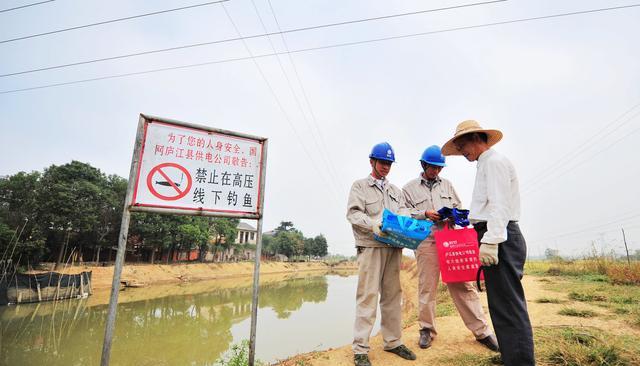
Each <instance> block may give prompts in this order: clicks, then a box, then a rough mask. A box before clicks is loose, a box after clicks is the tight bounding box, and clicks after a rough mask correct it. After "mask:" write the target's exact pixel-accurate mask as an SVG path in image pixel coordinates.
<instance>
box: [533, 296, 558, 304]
mask: <svg viewBox="0 0 640 366" xmlns="http://www.w3.org/2000/svg"><path fill="white" fill-rule="evenodd" d="M536 302H537V303H538V304H562V303H563V302H564V301H562V300H560V299H556V298H552V297H541V298H539V299H537V300H536Z"/></svg>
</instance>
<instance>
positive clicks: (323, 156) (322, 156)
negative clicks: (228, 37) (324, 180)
mask: <svg viewBox="0 0 640 366" xmlns="http://www.w3.org/2000/svg"><path fill="white" fill-rule="evenodd" d="M251 4H253V9H254V10H255V13H256V15H257V16H258V20H259V21H260V24H261V25H262V29H263V30H264V32H265V33H266V32H267V27H266V25H265V24H264V21H263V20H262V17H261V16H260V12H259V11H258V7H257V6H256V3H255V0H251ZM267 40H268V41H269V45H270V46H271V49H272V50H273V52H274V53H276V52H277V51H276V48H275V46H274V45H273V42H272V41H271V37H267ZM276 59H277V61H278V65H279V66H280V70H281V71H282V74H283V75H284V77H285V80H286V81H287V86H288V87H289V90H290V91H291V95H293V99H294V100H295V102H296V105H297V107H298V109H299V110H300V113H301V114H302V119H303V120H304V122H305V123H306V125H307V127H309V131H310V132H311V139H312V140H313V143H314V145H315V147H316V150H317V151H318V152H319V154H318V155H319V156H320V160H321V161H322V162H323V163H324V164H325V167H326V168H327V171H326V172H327V173H328V175H329V176H330V180H331V183H332V184H334V185H337V182H338V178H337V176H336V175H335V174H333V171H332V169H331V164H330V163H329V161H328V159H327V156H326V154H323V153H322V149H321V148H320V144H319V143H318V138H317V137H316V136H315V134H314V131H313V128H312V126H311V124H310V122H309V120H308V119H307V115H306V113H305V111H304V108H303V107H302V103H301V102H300V98H298V95H297V93H296V92H295V90H294V88H293V85H292V84H291V79H290V78H289V75H288V74H287V72H286V71H285V69H284V65H283V64H282V60H281V59H280V55H276ZM298 81H299V80H298Z"/></svg>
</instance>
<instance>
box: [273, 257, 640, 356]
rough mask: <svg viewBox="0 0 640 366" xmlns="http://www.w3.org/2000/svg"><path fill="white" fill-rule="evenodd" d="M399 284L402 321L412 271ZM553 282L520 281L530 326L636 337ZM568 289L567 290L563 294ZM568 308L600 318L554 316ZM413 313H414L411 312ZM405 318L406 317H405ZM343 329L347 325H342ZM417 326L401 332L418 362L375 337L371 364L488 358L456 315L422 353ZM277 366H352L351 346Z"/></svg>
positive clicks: (410, 302)
mask: <svg viewBox="0 0 640 366" xmlns="http://www.w3.org/2000/svg"><path fill="white" fill-rule="evenodd" d="M403 272H405V273H403V276H402V283H403V290H404V295H405V296H404V297H405V299H404V302H405V305H404V306H405V309H404V310H405V318H407V317H408V316H411V314H412V313H411V312H412V311H414V309H415V303H416V301H417V299H416V297H417V295H416V290H415V289H416V287H417V279H416V278H415V275H414V268H408V269H407V271H403ZM549 281H556V279H549V278H544V277H536V276H526V277H525V278H524V279H523V284H524V287H525V293H526V296H527V305H528V308H529V315H530V317H531V320H532V325H533V327H541V326H589V327H597V328H601V329H606V330H607V331H608V332H611V333H613V334H627V335H636V336H640V331H638V330H637V329H635V328H631V327H630V326H629V325H628V324H626V323H624V322H622V321H619V320H616V319H614V318H613V317H612V316H609V315H612V313H611V312H610V311H609V310H607V309H603V308H600V307H597V306H592V305H589V304H585V303H576V302H572V301H570V300H568V298H567V295H566V294H563V293H559V292H554V291H550V290H546V289H545V288H544V283H545V282H549ZM568 292H569V290H567V293H568ZM544 297H547V298H557V299H561V300H564V301H565V302H563V303H562V304H551V303H538V302H536V300H537V299H540V298H544ZM481 299H482V303H483V304H485V306H484V309H485V313H486V315H487V318H488V319H489V313H488V310H487V308H486V303H487V300H486V293H482V294H481ZM567 306H572V307H576V308H580V309H586V310H591V311H594V312H596V313H598V314H599V315H601V316H597V317H593V318H576V317H569V316H563V315H558V311H559V310H560V309H562V308H563V307H567ZM414 314H415V313H414ZM407 315H408V316H407ZM344 326H351V324H345V325H344ZM418 329H419V328H418V325H417V324H415V322H412V324H407V326H406V327H405V328H404V330H403V341H404V343H405V344H407V345H408V346H409V347H410V348H411V349H412V350H413V351H414V352H415V353H416V355H417V357H418V363H416V362H412V361H406V360H402V359H400V358H398V357H397V356H395V355H393V354H390V353H388V352H384V351H383V350H382V337H381V336H380V335H376V336H375V337H373V338H372V340H371V352H370V353H369V357H370V360H371V362H372V364H373V365H385V366H396V365H398V366H400V365H417V364H422V365H430V366H439V365H442V366H445V365H446V366H449V365H450V364H451V363H450V362H447V361H445V360H444V359H446V358H448V357H454V356H456V355H459V354H460V353H476V354H479V355H491V354H492V353H491V352H490V351H488V350H486V349H485V348H484V347H483V346H482V345H480V344H479V343H477V342H476V341H475V339H474V337H473V336H472V335H471V333H470V332H469V331H468V330H467V329H466V327H465V326H464V324H463V322H462V320H461V319H460V317H459V316H458V314H457V313H454V315H451V316H445V317H440V318H438V319H437V329H438V336H437V338H435V339H434V341H433V345H432V346H431V347H430V348H429V349H426V350H422V349H420V348H419V347H418V346H417V343H418ZM280 365H281V366H293V365H305V366H306V365H309V366H311V365H313V366H325V365H326V366H338V365H345V366H346V365H353V353H352V351H351V346H350V345H346V346H344V347H341V348H337V349H330V350H327V351H323V352H314V353H310V354H304V355H298V356H296V357H293V358H291V359H289V360H286V361H283V362H281V363H280Z"/></svg>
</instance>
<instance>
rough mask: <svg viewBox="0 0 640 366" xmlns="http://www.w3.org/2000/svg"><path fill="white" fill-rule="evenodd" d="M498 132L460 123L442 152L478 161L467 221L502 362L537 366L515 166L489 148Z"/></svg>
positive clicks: (516, 365) (510, 365) (473, 123)
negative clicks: (525, 285)
mask: <svg viewBox="0 0 640 366" xmlns="http://www.w3.org/2000/svg"><path fill="white" fill-rule="evenodd" d="M500 139H502V132H500V131H498V130H489V129H484V128H482V127H481V126H480V125H479V124H478V122H476V121H471V120H470V121H464V122H462V123H460V124H459V125H458V127H457V128H456V132H455V134H454V136H453V138H451V139H450V140H449V141H447V143H446V144H444V146H443V147H442V153H443V154H444V155H462V156H464V157H465V158H466V159H467V160H468V161H477V162H478V164H477V172H476V181H475V186H474V188H473V195H472V200H471V206H470V208H469V210H470V212H469V219H470V220H471V222H472V223H473V226H474V228H475V230H476V232H477V233H478V242H479V243H480V261H481V262H482V264H483V269H484V276H485V284H486V287H487V299H488V302H489V314H490V315H491V320H492V322H493V328H494V330H495V332H496V335H497V337H498V344H499V345H500V351H501V353H502V361H503V362H504V364H505V365H506V366H529V365H535V360H534V356H533V334H532V331H531V322H530V320H529V313H528V312H527V303H526V300H525V296H524V290H523V288H522V283H521V282H520V281H521V279H522V271H523V267H524V261H525V259H526V256H527V247H526V243H525V240H524V237H523V236H522V234H521V233H520V228H519V227H518V219H519V218H520V193H519V188H518V177H517V175H516V171H515V168H514V167H513V164H511V162H510V161H509V160H508V159H507V158H506V157H504V156H503V155H501V154H500V153H498V152H496V151H495V150H493V149H491V146H493V145H495V144H496V143H498V141H500Z"/></svg>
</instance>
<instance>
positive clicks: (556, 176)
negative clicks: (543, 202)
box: [523, 112, 640, 194]
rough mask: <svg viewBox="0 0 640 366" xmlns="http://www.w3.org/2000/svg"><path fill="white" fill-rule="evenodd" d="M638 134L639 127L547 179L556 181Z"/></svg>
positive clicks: (531, 190)
mask: <svg viewBox="0 0 640 366" xmlns="http://www.w3.org/2000/svg"><path fill="white" fill-rule="evenodd" d="M639 115H640V112H638V113H636V114H635V115H634V116H633V117H632V118H631V119H630V120H633V119H635V118H636V117H638V116H639ZM638 132H640V127H639V128H636V129H634V130H632V131H631V132H628V133H626V134H625V135H624V136H621V137H620V138H619V139H617V140H615V141H613V142H612V143H610V144H608V145H606V146H604V147H603V148H602V149H599V150H596V151H595V152H594V153H592V154H591V155H589V156H587V157H586V158H585V159H584V160H582V161H580V162H578V163H576V164H574V165H573V166H572V167H570V168H569V169H565V170H562V171H561V172H560V173H559V174H556V175H553V176H551V178H549V179H558V178H560V177H563V176H565V175H567V174H568V173H570V172H572V171H574V170H575V169H576V168H578V167H579V166H581V165H582V164H584V163H586V162H588V161H590V160H591V159H592V158H593V157H594V156H596V155H598V154H601V153H603V152H605V151H607V150H609V149H611V148H613V147H615V146H616V145H617V144H618V143H619V142H620V141H622V140H625V139H627V138H629V137H631V136H633V135H635V134H637V133H638ZM545 181H546V180H545ZM542 187H544V185H543V184H539V185H537V186H535V187H533V188H530V189H528V190H526V191H523V194H530V193H533V192H536V191H538V190H540V189H541V188H542Z"/></svg>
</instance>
